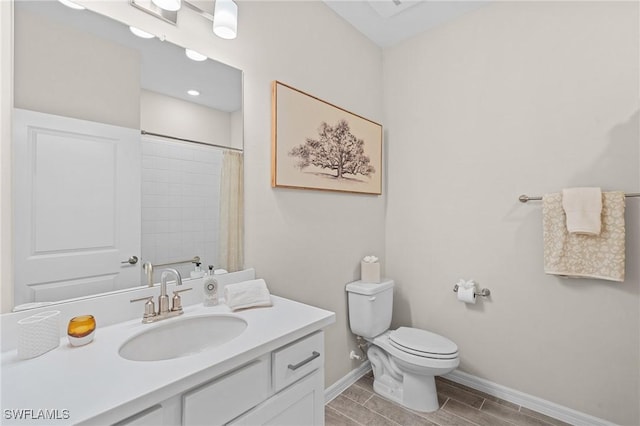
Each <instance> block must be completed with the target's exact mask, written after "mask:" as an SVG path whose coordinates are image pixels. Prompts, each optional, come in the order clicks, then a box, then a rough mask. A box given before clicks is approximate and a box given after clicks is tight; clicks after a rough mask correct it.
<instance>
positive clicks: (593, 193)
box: [562, 188, 602, 235]
mask: <svg viewBox="0 0 640 426" xmlns="http://www.w3.org/2000/svg"><path fill="white" fill-rule="evenodd" d="M562 208H563V209H564V212H565V214H566V215H567V230H568V231H569V233H570V234H582V235H600V230H601V227H602V226H601V224H602V221H601V220H600V217H601V214H602V191H601V190H600V188H568V189H563V190H562Z"/></svg>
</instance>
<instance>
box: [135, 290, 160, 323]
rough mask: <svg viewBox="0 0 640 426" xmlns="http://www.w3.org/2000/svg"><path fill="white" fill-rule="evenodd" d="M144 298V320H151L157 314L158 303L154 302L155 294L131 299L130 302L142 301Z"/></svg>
mask: <svg viewBox="0 0 640 426" xmlns="http://www.w3.org/2000/svg"><path fill="white" fill-rule="evenodd" d="M143 300H146V303H145V304H144V315H143V316H142V322H145V320H149V319H150V318H153V317H155V316H156V312H155V311H156V305H155V304H154V303H153V296H149V297H141V298H139V299H131V300H130V301H129V302H131V303H133V302H141V301H143Z"/></svg>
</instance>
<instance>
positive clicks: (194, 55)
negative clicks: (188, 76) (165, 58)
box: [184, 49, 207, 62]
mask: <svg viewBox="0 0 640 426" xmlns="http://www.w3.org/2000/svg"><path fill="white" fill-rule="evenodd" d="M184 53H185V54H186V55H187V58H189V59H192V60H194V61H198V62H200V61H206V60H207V55H203V54H202V53H200V52H196V51H195V50H191V49H184Z"/></svg>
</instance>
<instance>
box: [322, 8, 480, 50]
mask: <svg viewBox="0 0 640 426" xmlns="http://www.w3.org/2000/svg"><path fill="white" fill-rule="evenodd" d="M489 1H490V0H471V1H462V0H460V1H458V0H444V1H426V0H324V2H325V3H326V4H327V6H329V7H330V8H331V9H333V11H334V12H336V13H337V14H338V15H340V16H341V17H342V18H343V19H345V20H346V21H347V22H349V23H350V24H351V25H353V26H354V27H355V28H356V29H357V30H358V31H360V32H361V33H362V34H364V35H365V36H367V38H369V39H370V40H371V41H373V42H374V43H376V44H377V45H378V46H380V47H388V46H392V45H394V44H396V43H399V42H400V41H402V40H405V39H407V38H410V37H413V36H414V35H417V34H420V33H422V32H424V31H427V30H429V29H431V28H434V27H436V26H438V25H440V24H442V23H444V22H446V21H450V20H452V19H454V18H457V17H459V16H461V15H463V14H465V13H467V12H470V11H472V10H475V9H478V8H479V7H482V6H484V5H486V4H487V3H488V2H489Z"/></svg>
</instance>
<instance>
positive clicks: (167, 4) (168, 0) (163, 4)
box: [151, 0, 182, 12]
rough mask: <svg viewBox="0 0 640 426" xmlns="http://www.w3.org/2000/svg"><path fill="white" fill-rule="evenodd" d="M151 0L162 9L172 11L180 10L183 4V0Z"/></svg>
mask: <svg viewBox="0 0 640 426" xmlns="http://www.w3.org/2000/svg"><path fill="white" fill-rule="evenodd" d="M151 2H152V3H153V4H155V5H156V6H158V7H159V8H160V9H164V10H169V11H171V12H175V11H176V10H180V7H181V6H182V2H181V0H151Z"/></svg>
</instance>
